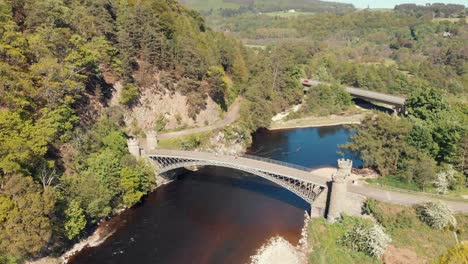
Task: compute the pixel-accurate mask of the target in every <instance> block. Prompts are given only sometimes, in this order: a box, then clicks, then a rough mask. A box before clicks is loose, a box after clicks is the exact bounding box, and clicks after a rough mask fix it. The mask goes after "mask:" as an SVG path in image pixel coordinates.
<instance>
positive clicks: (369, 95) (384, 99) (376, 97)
mask: <svg viewBox="0 0 468 264" xmlns="http://www.w3.org/2000/svg"><path fill="white" fill-rule="evenodd" d="M301 82H302V85H304V86H305V87H313V86H317V85H320V84H324V83H322V82H320V81H315V80H309V79H302V80H301ZM346 91H347V92H348V93H350V94H351V96H353V97H355V98H360V99H364V100H369V101H374V102H380V103H384V104H388V105H393V106H395V107H396V109H397V110H400V109H401V108H402V107H403V106H404V105H405V102H406V99H405V98H403V97H399V96H394V95H389V94H384V93H379V92H373V91H369V90H365V89H360V88H356V87H349V86H348V87H346Z"/></svg>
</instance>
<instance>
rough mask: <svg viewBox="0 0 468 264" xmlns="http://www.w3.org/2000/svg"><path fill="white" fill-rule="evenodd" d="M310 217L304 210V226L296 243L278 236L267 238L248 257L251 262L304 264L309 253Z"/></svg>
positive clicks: (255, 263)
mask: <svg viewBox="0 0 468 264" xmlns="http://www.w3.org/2000/svg"><path fill="white" fill-rule="evenodd" d="M309 224H310V217H309V215H308V214H307V212H305V214H304V227H303V228H302V231H301V238H300V239H299V242H298V245H297V246H293V245H292V244H291V243H289V242H288V241H286V240H285V239H284V238H282V237H280V236H275V237H273V238H271V239H269V240H268V242H267V243H265V244H264V245H263V246H262V247H261V248H260V249H258V250H257V253H256V254H255V255H254V256H252V257H250V260H251V264H306V263H307V254H308V253H309V250H310V249H309V245H308V241H309V239H308V230H309Z"/></svg>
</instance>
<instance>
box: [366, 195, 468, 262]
mask: <svg viewBox="0 0 468 264" xmlns="http://www.w3.org/2000/svg"><path fill="white" fill-rule="evenodd" d="M365 208H367V210H366V211H367V212H370V213H371V215H372V216H373V217H374V218H375V219H376V220H377V221H378V222H379V223H380V224H381V225H382V226H384V227H385V229H386V230H387V231H388V232H389V234H390V235H391V237H392V240H393V242H392V245H393V246H394V247H396V248H405V249H409V250H411V251H414V252H415V253H416V254H417V255H418V256H424V257H426V258H429V259H435V258H437V257H438V256H440V255H441V254H443V253H445V252H446V251H447V250H448V249H450V248H452V247H453V246H454V245H455V244H456V243H457V240H456V239H455V238H454V232H453V231H454V230H453V229H449V228H444V229H434V228H431V227H430V226H428V225H427V224H425V223H424V222H421V220H420V218H419V216H418V214H417V210H416V208H415V207H406V206H399V205H392V204H386V203H382V202H378V201H375V200H367V202H366V206H365ZM456 219H457V223H458V225H457V226H458V227H457V230H459V231H457V234H458V235H457V236H458V239H459V240H462V241H463V240H465V239H466V236H465V234H464V233H463V230H464V228H466V226H467V224H468V222H467V220H468V218H467V216H466V214H458V215H456Z"/></svg>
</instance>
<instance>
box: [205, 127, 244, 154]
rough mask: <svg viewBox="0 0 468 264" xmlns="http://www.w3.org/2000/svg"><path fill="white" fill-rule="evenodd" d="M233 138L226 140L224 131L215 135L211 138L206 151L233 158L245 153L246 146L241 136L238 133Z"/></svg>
mask: <svg viewBox="0 0 468 264" xmlns="http://www.w3.org/2000/svg"><path fill="white" fill-rule="evenodd" d="M232 138H233V139H229V138H226V135H225V133H224V132H223V131H220V132H218V133H214V134H213V135H212V136H211V137H210V140H209V143H208V147H207V149H204V150H205V151H211V152H216V153H219V154H224V155H233V156H235V155H241V154H243V153H245V151H246V146H245V143H244V141H243V139H242V137H241V135H238V134H237V133H236V134H235V135H234V136H233V137H232Z"/></svg>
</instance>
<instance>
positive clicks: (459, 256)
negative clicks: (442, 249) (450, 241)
mask: <svg viewBox="0 0 468 264" xmlns="http://www.w3.org/2000/svg"><path fill="white" fill-rule="evenodd" d="M467 257H468V244H466V243H465V244H458V245H456V246H455V247H453V248H452V249H450V250H449V251H448V252H447V253H445V254H444V255H442V256H440V257H439V258H438V259H437V260H436V261H434V264H451V263H467Z"/></svg>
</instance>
